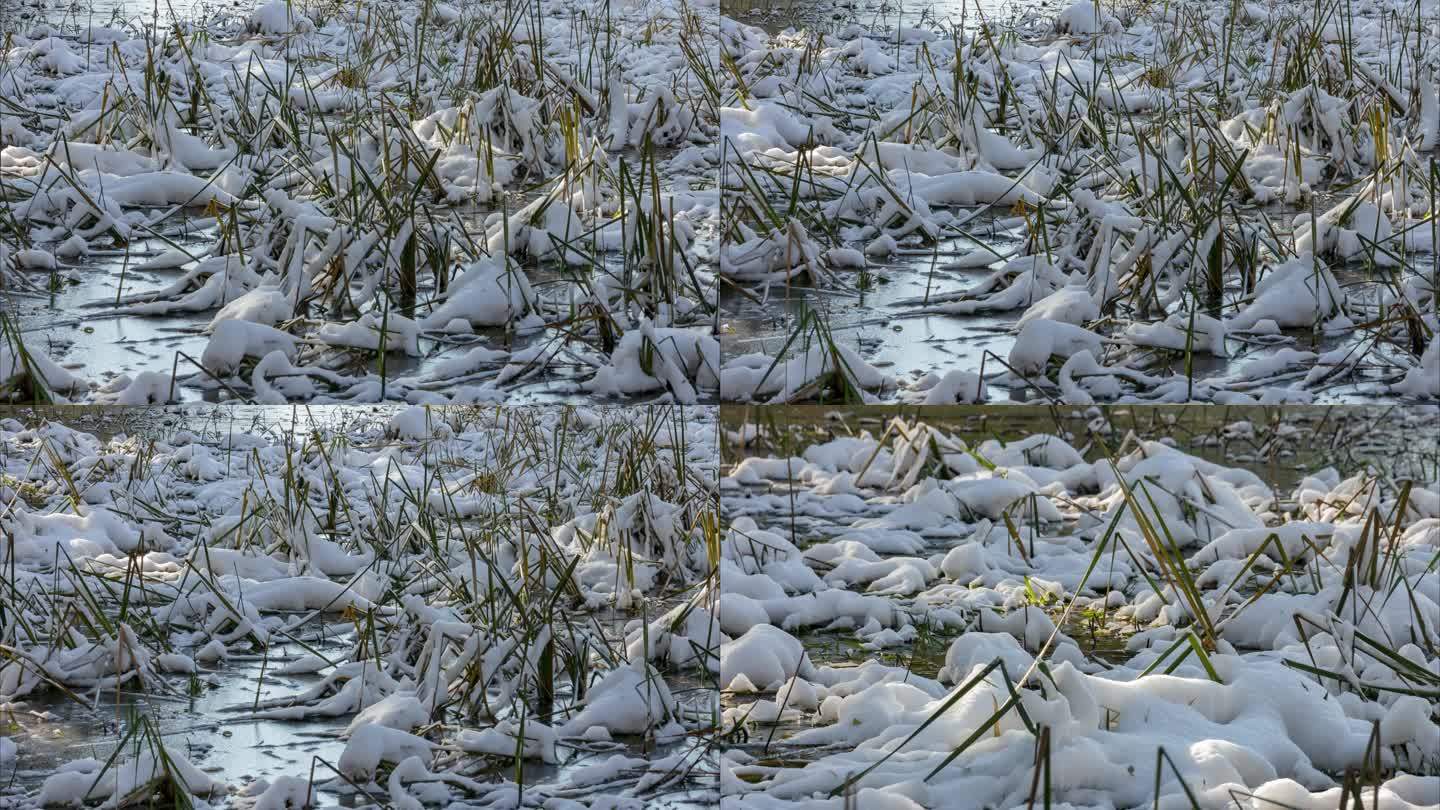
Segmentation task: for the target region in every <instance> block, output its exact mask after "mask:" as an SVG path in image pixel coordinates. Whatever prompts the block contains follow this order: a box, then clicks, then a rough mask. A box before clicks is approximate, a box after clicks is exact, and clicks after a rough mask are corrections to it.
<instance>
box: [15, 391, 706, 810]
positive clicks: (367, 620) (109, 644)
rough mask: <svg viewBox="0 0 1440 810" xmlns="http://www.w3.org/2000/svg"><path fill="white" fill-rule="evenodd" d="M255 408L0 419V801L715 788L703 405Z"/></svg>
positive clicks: (514, 796) (118, 802) (602, 793)
mask: <svg viewBox="0 0 1440 810" xmlns="http://www.w3.org/2000/svg"><path fill="white" fill-rule="evenodd" d="M281 410H282V412H283V414H284V415H283V416H279V415H276V414H275V411H274V410H273V409H267V413H264V414H262V416H260V417H259V418H258V419H259V421H258V422H257V424H256V425H255V426H254V427H247V426H246V425H244V424H236V423H234V422H232V421H230V420H228V419H226V418H224V417H220V418H217V419H214V420H212V421H208V422H203V423H196V422H194V421H193V420H192V419H191V418H190V417H183V418H179V419H178V423H177V424H174V425H172V426H170V427H169V428H164V429H160V428H156V427H152V428H149V429H147V431H148V433H149V434H150V435H148V436H147V435H145V434H144V433H143V432H142V433H137V434H131V435H126V434H124V433H114V432H113V430H114V428H115V424H117V423H115V422H113V421H112V422H110V427H109V430H110V431H111V432H109V433H108V435H105V436H103V437H102V436H100V435H97V434H95V433H89V432H83V431H80V430H77V429H74V428H71V427H67V426H66V425H64V424H62V423H60V422H55V421H47V420H44V419H39V418H32V419H30V423H29V424H22V423H20V422H18V421H16V420H15V419H4V420H3V421H0V531H3V536H4V542H3V544H0V570H3V571H4V575H3V577H0V707H3V717H4V725H3V726H0V732H3V735H0V773H3V777H0V805H3V806H5V807H32V806H37V805H44V806H65V805H75V804H80V803H87V804H98V803H103V804H104V805H106V806H112V807H113V806H130V805H146V806H152V805H154V804H155V803H156V802H159V803H160V804H161V805H162V806H191V805H193V806H204V804H205V803H209V804H210V805H213V806H219V805H221V804H228V805H232V806H234V807H237V808H249V807H255V808H261V807H264V808H286V807H290V808H298V807H301V806H333V805H334V804H335V803H336V802H337V801H340V800H342V799H344V800H346V801H353V802H356V803H359V804H368V803H375V804H384V805H386V806H391V807H397V808H414V807H419V806H421V805H422V804H423V805H429V806H444V805H446V804H449V803H451V802H462V803H470V804H472V805H473V806H485V807H520V806H526V807H530V806H539V805H540V803H542V802H543V803H544V806H545V807H549V808H582V807H591V806H596V807H607V808H614V807H618V806H622V804H623V806H626V807H630V806H632V805H633V806H640V804H641V803H653V802H659V803H661V804H660V806H671V807H687V806H701V805H706V804H709V805H714V804H715V803H716V802H717V801H718V783H717V781H716V772H717V763H716V759H715V754H714V740H713V737H712V735H711V732H712V731H713V729H714V728H715V726H716V724H717V717H718V711H719V709H718V705H717V698H716V696H717V689H716V687H715V684H714V674H713V673H714V672H715V671H716V670H717V669H718V638H719V631H718V629H717V628H716V627H715V619H714V610H713V601H714V599H715V596H716V593H717V580H716V576H715V563H716V559H717V556H718V552H719V548H720V538H719V522H718V514H717V508H718V504H717V499H716V476H717V466H716V458H717V452H716V441H715V440H716V433H715V416H716V414H715V411H714V409H713V408H712V409H703V408H702V409H700V410H696V409H688V410H681V409H679V408H678V407H664V408H662V407H659V406H655V407H644V408H640V407H636V408H627V409H611V410H585V409H579V408H570V407H563V408H562V407H548V408H534V409H524V408H508V409H494V408H489V409H481V408H478V407H469V408H454V409H446V410H431V409H426V408H422V407H418V406H417V407H411V408H409V409H407V410H398V411H395V412H393V413H389V414H381V415H379V416H375V415H371V416H370V417H369V418H361V417H356V416H354V415H353V414H345V413H341V414H338V415H333V414H332V415H331V416H330V417H327V418H326V419H324V420H321V419H318V418H314V417H313V416H307V415H305V414H290V413H289V410H288V409H281ZM115 418H119V417H118V416H116V417H115ZM127 418H135V417H133V416H131V417H127ZM147 418H149V417H147ZM292 419H293V420H294V422H293V423H292ZM154 420H155V421H154V422H152V424H153V425H159V424H162V423H163V422H164V421H167V418H165V417H154ZM99 423H100V424H106V419H105V418H101V419H100V420H99ZM197 424H203V425H204V426H203V427H198V426H196V425H197ZM157 432H158V433H161V434H163V435H155V434H156V433H157ZM216 695H219V696H222V697H223V700H221V701H218V703H219V705H217V700H216V699H215V697H214V696H216ZM232 735H242V736H244V737H253V739H254V743H253V744H249V745H244V746H234V745H232V743H231V742H230V739H231V737H232ZM292 739H293V741H292ZM280 741H285V744H277V743H279V742H280ZM307 796H308V797H310V798H308V799H307ZM625 802H629V803H630V804H624V803H625Z"/></svg>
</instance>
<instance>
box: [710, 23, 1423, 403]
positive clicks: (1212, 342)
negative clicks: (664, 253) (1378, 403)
mask: <svg viewBox="0 0 1440 810" xmlns="http://www.w3.org/2000/svg"><path fill="white" fill-rule="evenodd" d="M957 5H958V4H957ZM982 5H983V4H982ZM968 8H969V9H970V12H969V16H968V17H966V18H962V17H955V18H948V19H947V18H944V17H942V18H941V20H942V21H941V22H938V23H937V22H933V21H929V20H927V21H926V22H922V23H920V25H921V26H922V27H919V28H916V27H900V28H898V29H893V28H892V29H869V28H866V27H863V26H861V25H858V24H853V25H849V26H844V27H839V28H838V30H833V31H824V32H821V31H814V30H800V31H796V30H794V29H787V30H785V31H783V32H780V33H773V34H772V33H767V32H766V31H764V30H762V29H759V28H755V27H751V26H748V25H745V24H743V23H741V22H738V21H736V20H734V19H730V18H728V17H723V18H722V20H721V33H720V49H721V51H722V53H723V54H724V55H725V57H726V58H727V59H728V60H730V61H731V62H733V64H734V65H735V69H734V70H733V71H730V72H727V73H726V74H725V75H724V78H725V79H726V81H727V83H726V85H725V87H724V88H722V90H721V94H722V99H721V105H722V106H721V109H720V123H721V160H722V164H723V166H724V169H723V172H722V177H723V178H724V180H723V183H724V192H723V193H724V197H725V205H724V210H725V216H724V222H723V226H724V227H723V230H724V234H725V239H724V241H723V244H722V248H721V255H720V272H721V275H722V277H723V278H724V279H725V280H726V281H727V282H729V283H730V284H733V285H734V286H735V287H736V288H738V289H739V290H741V291H743V294H737V295H735V296H729V297H728V301H727V304H726V317H727V320H729V321H733V322H736V323H741V324H744V325H745V329H743V330H739V329H737V330H736V335H735V337H733V338H727V345H726V350H725V364H724V367H723V368H722V369H721V374H720V376H721V395H722V397H723V398H724V399H726V400H739V401H755V402H780V401H793V400H800V399H818V398H822V397H824V398H832V399H833V398H845V399H847V400H851V401H859V400H861V399H875V398H878V399H885V400H891V401H896V400H898V401H903V402H926V403H931V404H934V403H949V404H954V403H957V402H960V403H968V402H976V401H984V400H985V399H987V398H989V397H991V396H995V395H1001V396H1003V395H1005V394H1007V393H1008V392H1011V391H1013V392H1016V393H1024V394H1025V395H1026V396H1028V397H1030V398H1034V399H1049V400H1052V401H1063V402H1065V403H1069V404H1078V405H1088V404H1090V403H1092V402H1096V401H1116V400H1121V401H1130V400H1140V401H1159V402H1177V401H1205V402H1218V403H1230V404H1244V403H1254V402H1264V403H1269V402H1291V401H1300V402H1309V401H1336V400H1341V399H1357V398H1359V399H1382V400H1424V401H1434V400H1435V399H1436V398H1437V397H1440V348H1437V346H1440V344H1437V343H1436V341H1435V340H1434V335H1435V333H1436V330H1437V327H1440V322H1437V320H1436V318H1437V315H1436V312H1437V310H1436V300H1437V297H1436V288H1437V279H1436V273H1437V272H1440V270H1437V262H1436V256H1437V251H1440V241H1437V233H1440V217H1437V212H1440V206H1437V199H1440V193H1437V190H1440V174H1437V169H1436V166H1437V164H1436V158H1437V152H1436V149H1437V147H1440V4H1437V3H1436V2H1435V1H1434V0H1420V1H1419V2H1392V0H1361V1H1360V2H1343V3H1342V2H1329V1H1328V0H1322V1H1321V2H1318V3H1316V2H1303V3H1302V2H1286V1H1285V0H1275V1H1274V2H1264V3H1250V2H1234V3H1178V4H1177V3H1169V4H1118V5H1117V4H1106V3H1100V4H1096V3H1091V2H1089V1H1088V0H1081V1H1080V2H1077V3H1074V4H1071V5H1068V6H1063V5H1062V6H1061V7H1060V8H1058V9H1056V10H1047V11H1039V10H1025V9H1022V10H1021V11H1020V12H1019V16H1018V17H1014V18H1009V19H1006V20H993V19H981V18H977V16H976V15H977V14H979V12H978V11H976V10H975V6H974V5H969V6H968ZM957 14H958V12H957ZM923 19H926V18H922V20H923ZM807 291H808V292H807ZM797 299H798V301H799V302H800V303H803V304H805V306H798V305H797ZM777 311H779V312H786V313H788V312H800V313H802V314H800V315H797V316H794V317H791V318H784V319H782V320H781V321H780V323H779V325H777V318H776V312H777ZM822 321H824V322H827V323H828V326H827V325H826V323H821V322H822ZM842 327H843V328H842ZM732 347H733V349H732ZM967 375H968V376H967ZM982 377H983V379H982Z"/></svg>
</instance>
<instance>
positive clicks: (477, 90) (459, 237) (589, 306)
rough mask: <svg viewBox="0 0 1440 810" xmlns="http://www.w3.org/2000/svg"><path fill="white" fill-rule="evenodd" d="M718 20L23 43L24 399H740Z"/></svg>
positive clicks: (682, 3)
mask: <svg viewBox="0 0 1440 810" xmlns="http://www.w3.org/2000/svg"><path fill="white" fill-rule="evenodd" d="M716 25H717V23H716V10H715V7H714V5H713V4H710V5H707V4H705V3H700V4H697V5H692V4H690V3H688V2H687V0H673V2H672V1H671V0H657V1H656V2H646V3H634V4H631V3H625V4H599V5H596V4H593V3H590V2H587V1H586V0H509V1H508V2H499V3H493V2H479V0H459V1H458V2H454V3H441V2H435V0H401V2H370V1H368V0H367V2H360V3H331V2H326V1H324V0H309V1H307V0H302V1H300V2H285V0H266V2H263V3H261V4H259V5H258V6H256V7H254V8H253V10H247V11H245V12H243V13H240V14H235V13H228V14H221V15H218V16H213V17H207V18H204V19H196V20H187V21H184V22H181V23H179V24H173V25H158V26H148V25H140V24H135V25H124V24H122V23H120V22H117V23H116V24H115V25H114V26H113V27H107V26H102V25H99V24H92V25H88V26H86V27H84V28H82V29H80V30H74V28H73V27H71V28H67V27H63V26H52V25H47V24H35V25H31V26H27V27H25V28H24V29H23V30H16V31H7V32H6V37H5V39H4V42H3V45H0V198H3V199H4V201H5V215H4V217H3V218H0V281H3V283H0V287H3V292H0V303H3V304H5V307H4V308H5V309H6V310H14V311H15V312H11V313H10V314H9V315H8V317H7V320H6V323H5V328H4V330H3V331H4V336H3V337H4V339H3V340H0V394H3V395H4V396H5V397H6V398H8V399H25V400H32V399H69V400H76V401H90V402H103V403H117V404H130V405H135V404H154V403H164V402H169V401H177V400H180V399H186V398H188V399H193V398H197V397H199V396H202V395H206V396H209V397H211V398H214V397H217V396H219V397H225V398H230V399H239V400H247V401H253V402H258V403H262V404H274V403H284V402H288V401H297V400H302V401H348V402H369V401H377V400H382V399H384V400H400V401H409V402H411V403H422V402H423V403H442V402H456V403H473V402H488V401H502V400H505V399H507V398H512V397H528V398H530V399H535V398H539V397H541V396H545V397H549V398H554V397H556V396H564V397H571V398H588V399H593V400H597V401H603V400H606V399H633V398H636V397H643V398H647V399H654V398H657V397H668V398H673V399H675V400H678V401H684V402H694V401H697V400H706V399H713V398H714V396H715V392H716V391H717V389H718V377H717V375H718V371H719V346H718V344H717V343H716V341H715V339H714V337H713V336H712V332H713V321H714V313H715V306H716V301H715V289H714V286H715V285H714V282H715V274H714V269H713V267H712V265H713V259H712V255H713V253H714V240H715V226H714V221H713V220H714V216H715V212H716V210H717V208H718V192H717V190H716V188H715V185H714V182H713V174H714V167H715V165H716V161H717V156H716V146H715V138H716V135H717V133H718V126H719V125H718V119H717V116H716V105H715V103H714V99H713V94H712V93H711V91H710V90H709V89H708V88H709V87H710V86H711V84H712V79H711V78H710V77H709V76H708V72H709V71H711V70H713V69H714V60H713V54H714V50H715V42H716V38H715V29H716ZM115 341H121V342H123V343H125V344H127V345H128V346H129V348H128V349H127V350H126V351H124V352H120V353H110V352H112V351H113V350H112V349H111V347H110V344H111V343H113V342H115ZM112 361H113V362H112Z"/></svg>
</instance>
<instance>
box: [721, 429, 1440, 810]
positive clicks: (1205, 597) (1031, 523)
mask: <svg viewBox="0 0 1440 810" xmlns="http://www.w3.org/2000/svg"><path fill="white" fill-rule="evenodd" d="M1125 416H1126V415H1124V414H1117V415H1116V416H1115V424H1117V425H1118V424H1121V423H1122V418H1121V417H1125ZM1330 416H1333V417H1335V418H1344V417H1341V416H1338V415H1335V414H1331V415H1330ZM1330 416H1327V417H1326V418H1327V419H1328V418H1330ZM1106 418H1107V417H1106V416H1105V415H1103V414H1101V415H1098V416H1097V422H1098V423H1099V424H1100V425H1101V426H1104V425H1105V420H1106ZM1127 418H1128V417H1127ZM1370 419H1371V421H1370V423H1369V425H1368V427H1366V428H1364V429H1365V430H1379V429H1381V426H1382V425H1383V424H1384V423H1385V421H1386V420H1385V418H1384V417H1383V416H1381V415H1379V414H1374V415H1372V416H1371V417H1370ZM1400 421H1401V422H1402V423H1403V424H1404V430H1405V431H1406V432H1407V433H1408V435H1410V436H1411V437H1413V436H1421V437H1425V441H1426V442H1427V443H1428V447H1420V448H1415V452H1414V453H1405V452H1403V451H1402V452H1395V453H1392V455H1395V456H1399V455H1407V456H1408V457H1409V458H1410V460H1411V461H1412V462H1414V461H1417V460H1418V462H1419V463H1418V464H1415V465H1414V468H1413V469H1411V468H1410V467H1409V466H1408V465H1406V466H1404V468H1403V469H1402V465H1400V464H1398V463H1396V464H1391V465H1389V466H1377V467H1373V468H1368V469H1367V468H1364V467H1360V468H1355V469H1347V470H1344V471H1341V470H1338V469H1337V468H1335V467H1328V466H1324V465H1323V463H1316V464H1305V465H1302V466H1306V469H1305V470H1304V472H1303V474H1299V475H1296V476H1293V483H1288V484H1286V485H1284V486H1277V485H1275V484H1274V483H1272V482H1273V481H1274V477H1275V472H1274V471H1275V470H1276V469H1277V462H1278V464H1280V465H1285V466H1293V465H1294V464H1295V461H1296V460H1297V458H1300V457H1301V456H1300V455H1299V454H1301V453H1302V452H1304V448H1305V447H1306V446H1307V445H1316V444H1320V443H1321V438H1320V431H1319V430H1317V429H1315V425H1314V424H1310V425H1308V426H1304V429H1303V430H1302V429H1301V427H1302V426H1301V425H1299V424H1297V423H1289V424H1287V423H1285V421H1284V419H1283V418H1282V419H1281V420H1279V422H1278V423H1277V424H1273V425H1268V426H1258V423H1252V422H1249V421H1239V422H1234V423H1233V424H1230V425H1226V426H1224V427H1223V428H1218V429H1216V430H1215V431H1214V432H1213V434H1212V436H1210V437H1207V436H1204V435H1202V436H1200V437H1199V438H1200V439H1201V440H1202V441H1197V442H1195V448H1194V452H1188V451H1187V450H1185V449H1181V446H1180V445H1181V442H1182V441H1183V440H1184V438H1185V435H1186V434H1185V433H1184V432H1183V431H1181V430H1178V429H1177V430H1174V431H1173V433H1172V432H1167V431H1166V430H1161V431H1160V432H1159V433H1157V434H1155V435H1154V436H1152V437H1151V438H1139V437H1138V436H1137V435H1136V434H1134V433H1130V434H1129V435H1124V434H1121V435H1114V434H1111V433H1103V432H1102V433H1094V434H1092V435H1091V437H1090V440H1089V441H1088V442H1086V443H1084V444H1080V445H1079V446H1077V444H1078V442H1077V443H1072V441H1071V440H1070V439H1067V438H1063V437H1062V436H1061V435H1054V434H1051V433H1048V432H1041V431H1031V432H1029V433H1028V435H1023V436H1019V437H1016V438H1012V439H1007V440H1004V441H1002V440H1000V439H996V438H983V437H985V436H986V435H987V434H991V433H992V431H993V430H997V429H1003V428H998V427H991V425H995V424H997V423H998V424H1003V422H1004V418H1003V417H992V421H991V422H989V423H986V424H982V425H979V426H977V427H978V429H974V430H963V431H958V432H956V431H951V430H948V429H945V428H940V427H936V426H933V425H931V424H927V423H925V422H921V421H908V420H907V421H902V420H899V419H896V420H894V421H893V422H890V423H888V424H883V427H884V429H883V431H881V432H878V433H870V432H852V431H850V430H846V429H845V425H844V424H843V423H827V424H825V425H822V426H821V428H820V429H819V430H816V431H814V432H812V433H811V434H809V436H808V437H807V436H801V435H800V434H799V433H798V432H796V433H790V434H789V435H788V436H787V435H786V430H787V429H786V428H784V427H782V428H778V429H776V430H774V431H770V430H757V429H755V427H756V426H755V425H754V424H751V425H746V426H745V427H743V428H740V429H737V430H736V431H735V432H734V434H733V435H730V436H728V439H729V441H730V444H731V446H733V447H735V448H736V450H737V452H736V454H735V455H734V456H733V457H732V456H730V455H729V454H728V450H727V458H726V475H725V477H724V478H722V479H721V492H722V511H723V514H724V516H725V519H726V521H727V529H726V533H725V537H724V540H723V544H722V548H721V562H720V570H721V583H722V592H721V595H720V606H719V622H720V630H721V632H722V633H723V636H722V638H721V646H720V682H721V683H720V686H721V689H722V690H724V691H723V693H722V704H723V705H724V706H725V712H724V724H725V726H726V733H727V738H726V739H727V740H728V741H730V742H731V743H732V745H731V747H730V748H729V749H727V751H726V752H725V754H724V755H723V756H724V759H723V766H722V775H721V785H722V793H723V794H724V795H725V796H726V797H727V798H726V801H727V803H728V804H727V806H733V807H735V808H775V809H776V810H778V809H779V808H792V807H793V808H842V807H857V806H858V807H884V808H895V810H919V808H948V807H960V806H963V807H991V808H1021V807H1044V806H1052V807H1075V808H1082V807H1083V808H1131V807H1151V806H1158V807H1177V808H1181V807H1183V808H1192V807H1198V808H1217V810H1218V808H1247V810H1262V808H1270V807H1279V806H1283V807H1304V808H1316V809H1317V810H1318V808H1335V807H1342V806H1346V804H1347V802H1349V806H1352V807H1355V806H1361V805H1360V804H1357V803H1356V802H1358V797H1359V796H1360V794H1361V793H1362V792H1363V794H1364V797H1365V798H1364V804H1363V806H1366V807H1372V806H1374V807H1390V808H1421V807H1434V806H1435V801H1436V799H1437V797H1440V726H1437V720H1440V637H1437V632H1440V570H1437V562H1436V561H1437V559H1440V553H1437V552H1440V482H1437V481H1436V480H1435V477H1434V476H1435V472H1434V471H1435V469H1436V467H1435V463H1436V460H1437V457H1440V451H1437V448H1436V446H1435V444H1434V436H1435V435H1437V432H1436V431H1437V428H1440V424H1437V417H1436V415H1435V414H1434V413H1433V412H1432V413H1429V414H1419V415H1412V416H1411V417H1408V418H1405V419H1401V420H1400ZM763 423H764V418H763V417H762V418H761V419H760V420H759V421H758V423H757V424H763ZM1081 424H1082V425H1083V420H1081ZM727 427H729V424H728V423H727ZM877 427H878V426H877ZM1082 429H1083V428H1082ZM1063 432H1064V431H1063V430H1062V433H1063ZM827 434H828V435H827ZM837 434H840V435H837ZM962 434H965V435H962ZM1261 434H1263V435H1261ZM1071 438H1074V437H1073V436H1072V437H1071ZM1207 438H1214V439H1215V444H1217V445H1218V444H1221V443H1222V442H1224V443H1227V449H1226V451H1225V452H1224V453H1220V454H1217V453H1215V452H1212V451H1211V450H1210V449H1209V445H1210V442H1209V441H1203V440H1205V439H1207ZM1352 438H1354V440H1355V441H1356V442H1357V443H1359V442H1360V441H1363V439H1360V438H1358V437H1352ZM1412 441H1413V438H1412ZM1102 445H1104V446H1102ZM1105 446H1108V449H1106V447H1105ZM1246 446H1248V447H1250V448H1256V447H1269V448H1270V450H1273V451H1274V452H1273V453H1271V452H1269V451H1268V450H1267V451H1266V455H1269V456H1270V458H1271V459H1272V461H1270V462H1268V463H1252V464H1244V463H1239V462H1234V461H1230V460H1229V459H1230V458H1231V457H1236V456H1240V455H1249V452H1250V451H1244V452H1242V451H1241V449H1239V448H1242V447H1246ZM1336 455H1337V456H1338V455H1339V454H1336ZM1312 458H1313V456H1312ZM1252 459H1253V456H1252ZM1347 466H1349V465H1347ZM956 797H965V798H964V799H957V798H956Z"/></svg>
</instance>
